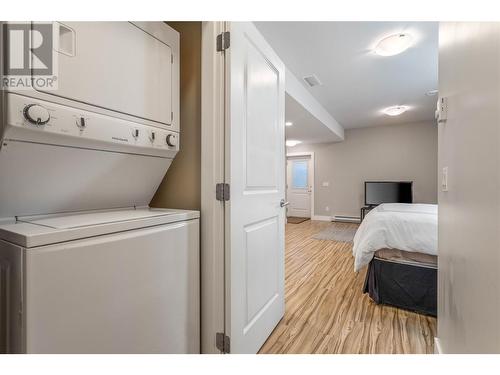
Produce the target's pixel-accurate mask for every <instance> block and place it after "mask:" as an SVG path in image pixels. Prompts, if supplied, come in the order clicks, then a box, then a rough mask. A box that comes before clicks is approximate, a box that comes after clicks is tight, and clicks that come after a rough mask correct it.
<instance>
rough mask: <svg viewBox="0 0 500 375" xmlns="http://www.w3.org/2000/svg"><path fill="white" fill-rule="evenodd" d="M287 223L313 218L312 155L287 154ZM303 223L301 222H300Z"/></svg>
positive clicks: (305, 153) (309, 153)
mask: <svg viewBox="0 0 500 375" xmlns="http://www.w3.org/2000/svg"><path fill="white" fill-rule="evenodd" d="M286 175H287V184H286V197H287V201H288V202H289V205H288V209H287V221H288V222H294V220H298V221H300V220H301V219H312V218H313V217H314V153H312V152H304V153H291V154H290V153H289V154H287V157H286ZM302 221H303V220H302Z"/></svg>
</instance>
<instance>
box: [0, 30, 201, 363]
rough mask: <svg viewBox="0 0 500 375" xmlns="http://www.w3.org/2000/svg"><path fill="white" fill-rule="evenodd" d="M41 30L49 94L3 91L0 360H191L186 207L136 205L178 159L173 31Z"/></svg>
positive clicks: (194, 333)
mask: <svg viewBox="0 0 500 375" xmlns="http://www.w3.org/2000/svg"><path fill="white" fill-rule="evenodd" d="M53 28H54V35H55V38H56V39H57V40H56V43H54V48H56V49H57V53H58V60H59V61H58V65H59V67H58V89H57V90H53V91H43V90H36V89H30V90H20V91H15V90H10V91H8V90H4V91H3V92H2V103H1V115H2V117H1V128H0V139H1V144H0V352H4V353H198V352H199V335H200V332H199V329H200V328H199V324H200V321H199V212H196V211H182V210H170V209H159V208H151V207H149V206H148V205H149V202H150V201H151V198H152V196H153V195H154V193H155V191H156V190H157V188H158V186H159V184H160V182H161V181H162V179H163V177H164V175H165V173H166V171H167V169H168V168H169V166H170V164H171V162H172V160H173V158H174V157H175V155H176V154H177V152H178V151H179V131H180V129H179V34H178V33H177V32H176V31H174V30H173V29H171V28H170V27H169V26H167V25H166V24H164V23H160V22H145V23H128V22H54V23H53ZM4 57H5V56H4Z"/></svg>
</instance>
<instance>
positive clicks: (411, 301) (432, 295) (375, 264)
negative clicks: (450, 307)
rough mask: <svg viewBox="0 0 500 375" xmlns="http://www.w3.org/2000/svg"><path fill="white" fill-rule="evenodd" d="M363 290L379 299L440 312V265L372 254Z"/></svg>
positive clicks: (410, 308) (425, 310) (413, 309)
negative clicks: (438, 303) (423, 264)
mask: <svg viewBox="0 0 500 375" xmlns="http://www.w3.org/2000/svg"><path fill="white" fill-rule="evenodd" d="M363 292H364V293H368V294H369V295H370V297H371V298H372V299H373V300H374V301H375V302H376V303H382V304H387V305H392V306H396V307H399V308H402V309H406V310H411V311H414V312H418V313H421V314H426V315H432V316H437V269H436V268H431V267H425V266H420V265H416V264H407V263H397V262H393V261H387V260H383V259H378V258H373V259H372V261H371V262H370V264H369V265H368V272H367V273H366V279H365V287H364V290H363Z"/></svg>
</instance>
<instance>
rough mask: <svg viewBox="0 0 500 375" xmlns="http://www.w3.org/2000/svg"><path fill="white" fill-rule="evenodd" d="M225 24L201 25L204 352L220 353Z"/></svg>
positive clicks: (223, 256) (222, 304)
mask: <svg viewBox="0 0 500 375" xmlns="http://www.w3.org/2000/svg"><path fill="white" fill-rule="evenodd" d="M227 27H228V26H227V25H226V22H221V21H214V22H202V47H201V49H202V53H201V76H202V85H201V214H200V227H201V237H200V239H201V241H200V251H201V257H200V261H201V262H200V272H201V277H200V281H201V286H200V290H201V319H200V322H201V329H200V332H201V345H200V347H201V353H207V354H208V353H210V354H218V353H221V352H220V350H219V349H217V345H216V335H217V333H223V334H224V333H225V332H226V327H225V308H226V306H225V289H226V287H225V273H224V272H225V262H226V259H225V252H224V250H225V236H226V233H225V221H224V220H225V205H224V203H223V202H221V201H218V200H216V199H215V194H216V191H215V190H216V189H215V185H216V184H217V183H224V182H226V173H225V155H226V152H225V136H226V135H225V126H226V112H225V111H226V110H225V97H226V91H225V79H226V78H225V57H224V53H223V52H218V51H216V45H217V35H219V34H220V33H222V32H224V31H226V30H227Z"/></svg>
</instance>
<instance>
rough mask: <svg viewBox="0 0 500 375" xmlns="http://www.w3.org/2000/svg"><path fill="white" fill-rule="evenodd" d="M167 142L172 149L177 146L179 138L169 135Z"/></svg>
mask: <svg viewBox="0 0 500 375" xmlns="http://www.w3.org/2000/svg"><path fill="white" fill-rule="evenodd" d="M165 141H166V142H167V145H169V146H170V147H175V146H176V145H177V137H176V136H175V134H169V135H167V139H166V140H165Z"/></svg>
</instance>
